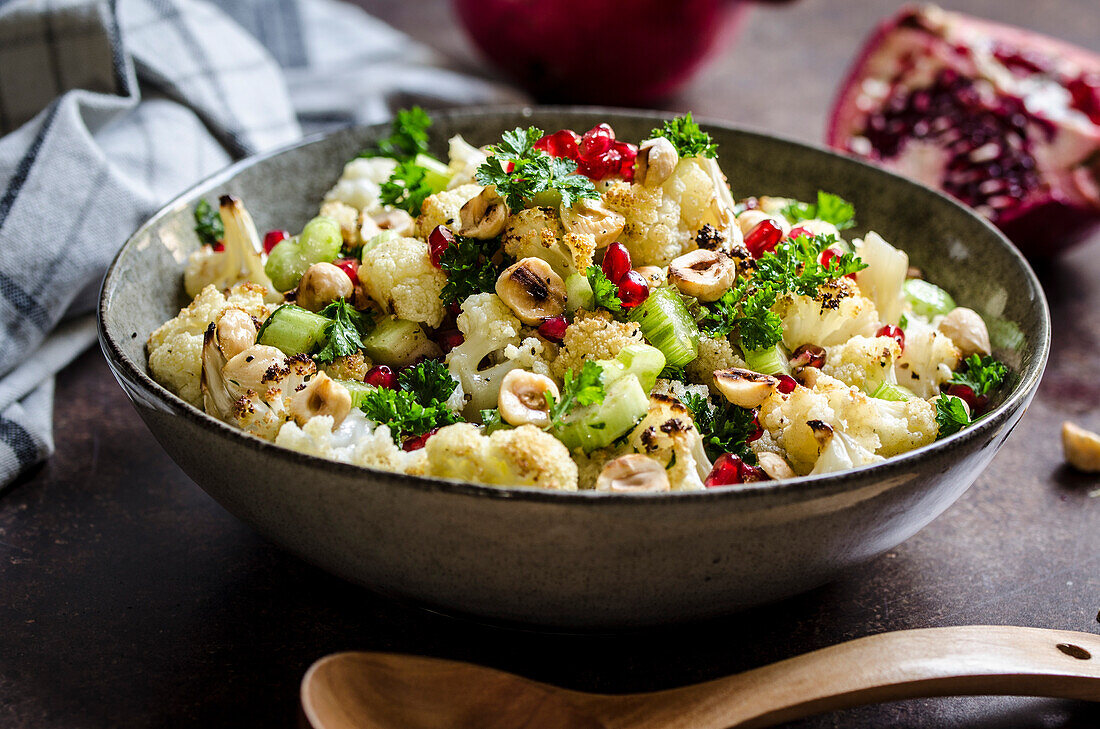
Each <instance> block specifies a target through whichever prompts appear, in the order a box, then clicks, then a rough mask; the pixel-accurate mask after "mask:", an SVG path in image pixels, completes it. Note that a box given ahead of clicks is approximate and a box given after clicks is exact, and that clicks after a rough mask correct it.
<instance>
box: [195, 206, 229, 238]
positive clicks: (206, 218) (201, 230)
mask: <svg viewBox="0 0 1100 729" xmlns="http://www.w3.org/2000/svg"><path fill="white" fill-rule="evenodd" d="M194 216H195V232H196V233H197V234H198V236H199V240H200V241H201V242H202V243H203V244H205V245H211V246H212V245H215V244H217V243H221V241H222V239H223V238H225V225H224V224H222V214H221V213H220V212H218V210H217V208H215V207H214V206H212V205H211V204H210V203H208V202H206V200H199V202H198V204H197V205H195V212H194Z"/></svg>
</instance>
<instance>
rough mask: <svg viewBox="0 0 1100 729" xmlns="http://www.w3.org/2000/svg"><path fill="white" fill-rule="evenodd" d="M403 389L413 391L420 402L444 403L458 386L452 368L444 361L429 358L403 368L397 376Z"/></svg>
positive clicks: (429, 403)
mask: <svg viewBox="0 0 1100 729" xmlns="http://www.w3.org/2000/svg"><path fill="white" fill-rule="evenodd" d="M397 381H398V382H399V383H400V385H401V389H402V390H405V391H407V392H411V393H412V394H414V395H415V396H416V399H417V401H418V402H420V403H427V404H428V405H442V404H443V403H445V402H447V398H449V397H450V396H451V395H452V394H453V393H454V391H455V388H456V387H458V381H457V380H455V378H453V377H451V372H450V370H448V369H447V367H446V365H444V364H443V363H442V362H439V361H436V360H432V359H428V360H424V361H423V362H420V363H419V364H416V365H413V366H412V367H406V368H405V369H403V370H401V373H400V374H399V375H398V376H397Z"/></svg>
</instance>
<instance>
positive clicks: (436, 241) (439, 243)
mask: <svg viewBox="0 0 1100 729" xmlns="http://www.w3.org/2000/svg"><path fill="white" fill-rule="evenodd" d="M454 242H455V234H454V233H452V232H451V229H450V228H448V227H446V226H445V225H437V226H435V229H434V230H433V231H432V232H431V233H429V234H428V258H430V259H431V261H432V265H433V266H435V267H436V268H439V260H440V259H441V258H442V257H443V252H444V251H446V250H447V248H449V247H450V245H451V244H452V243H454Z"/></svg>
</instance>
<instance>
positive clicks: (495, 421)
mask: <svg viewBox="0 0 1100 729" xmlns="http://www.w3.org/2000/svg"><path fill="white" fill-rule="evenodd" d="M511 427H512V426H511V425H509V424H508V423H506V422H504V421H503V420H502V419H501V417H500V410H499V409H497V408H493V409H492V410H482V411H481V431H482V432H483V433H485V435H491V434H493V433H495V432H496V431H498V430H506V429H508V428H511Z"/></svg>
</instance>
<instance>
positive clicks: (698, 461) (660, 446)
mask: <svg viewBox="0 0 1100 729" xmlns="http://www.w3.org/2000/svg"><path fill="white" fill-rule="evenodd" d="M628 442H629V444H630V446H631V448H633V449H634V451H635V452H636V453H643V454H645V455H647V456H649V457H650V458H652V459H654V460H656V461H657V462H658V463H660V464H661V465H662V466H663V467H664V468H665V472H666V474H667V475H668V481H669V486H670V487H671V489H672V490H673V491H696V490H700V489H702V488H703V480H704V479H705V478H706V477H707V474H709V473H710V468H711V463H710V460H709V459H708V458H707V454H706V452H705V451H704V450H703V437H702V436H701V435H700V434H699V430H698V429H697V428H696V427H695V423H694V421H693V420H692V419H691V411H690V410H688V409H687V407H685V406H684V404H683V403H681V402H680V401H679V400H678V399H676V398H675V397H671V396H669V395H652V396H650V398H649V411H648V412H647V413H646V415H645V417H644V418H642V422H640V423H638V425H637V426H636V427H635V428H634V430H632V431H631V432H630V435H629V437H628Z"/></svg>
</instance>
